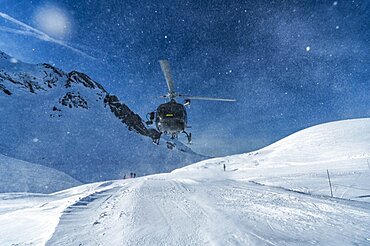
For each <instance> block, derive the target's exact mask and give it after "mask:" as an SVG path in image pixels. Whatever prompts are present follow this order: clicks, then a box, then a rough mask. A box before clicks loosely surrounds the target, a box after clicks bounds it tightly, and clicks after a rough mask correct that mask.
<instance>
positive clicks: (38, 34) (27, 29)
mask: <svg viewBox="0 0 370 246" xmlns="http://www.w3.org/2000/svg"><path fill="white" fill-rule="evenodd" d="M0 17H1V18H3V19H5V20H7V21H10V22H12V23H14V24H16V25H17V26H19V27H21V28H22V29H23V30H19V29H14V28H9V27H4V26H0V30H1V31H5V32H9V33H14V34H19V35H25V36H31V37H34V38H37V39H40V40H43V41H46V42H51V43H55V44H58V45H61V46H63V47H65V48H67V49H70V50H72V51H73V52H76V53H78V54H80V55H83V56H85V57H88V58H90V59H94V60H95V59H96V58H95V57H93V56H91V55H88V54H86V53H85V52H83V51H81V50H79V49H76V48H74V47H72V46H71V45H69V44H68V43H66V42H64V41H62V40H59V39H55V38H53V37H50V36H49V35H48V34H46V33H44V32H42V31H40V30H38V29H36V28H34V27H32V26H30V25H27V24H26V23H24V22H22V21H19V20H17V19H15V18H14V17H11V16H10V15H8V14H5V13H3V12H0Z"/></svg>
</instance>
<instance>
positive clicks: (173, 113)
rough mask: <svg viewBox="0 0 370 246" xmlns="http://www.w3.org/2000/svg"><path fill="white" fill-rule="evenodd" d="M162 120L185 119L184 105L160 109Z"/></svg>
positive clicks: (166, 106)
mask: <svg viewBox="0 0 370 246" xmlns="http://www.w3.org/2000/svg"><path fill="white" fill-rule="evenodd" d="M158 115H159V117H161V118H183V117H184V108H183V107H182V105H177V104H175V105H163V106H161V107H160V108H159V109H158Z"/></svg>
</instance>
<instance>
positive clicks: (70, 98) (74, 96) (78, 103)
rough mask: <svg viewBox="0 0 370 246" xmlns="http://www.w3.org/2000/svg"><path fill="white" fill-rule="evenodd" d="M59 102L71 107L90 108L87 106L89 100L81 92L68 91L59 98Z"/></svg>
mask: <svg viewBox="0 0 370 246" xmlns="http://www.w3.org/2000/svg"><path fill="white" fill-rule="evenodd" d="M59 103H60V104H62V105H63V106H66V107H69V108H73V107H74V108H84V109H88V108H89V107H88V106H87V101H86V100H85V99H84V98H83V97H82V96H81V95H80V93H79V92H77V93H73V92H67V94H66V95H65V96H64V97H63V98H61V99H60V100H59Z"/></svg>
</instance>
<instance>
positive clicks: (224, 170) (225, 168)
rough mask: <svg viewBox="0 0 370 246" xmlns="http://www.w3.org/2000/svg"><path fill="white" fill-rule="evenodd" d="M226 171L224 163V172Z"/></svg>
mask: <svg viewBox="0 0 370 246" xmlns="http://www.w3.org/2000/svg"><path fill="white" fill-rule="evenodd" d="M225 171H226V165H225V164H224V172H225Z"/></svg>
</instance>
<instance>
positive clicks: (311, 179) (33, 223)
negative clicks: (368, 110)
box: [0, 119, 370, 245]
mask: <svg viewBox="0 0 370 246" xmlns="http://www.w3.org/2000/svg"><path fill="white" fill-rule="evenodd" d="M369 132H370V119H356V120H347V121H340V122H332V123H328V124H323V125H318V126H315V127H312V128H308V129H305V130H303V131H301V132H298V133H295V134H293V135H291V136H289V137H287V138H285V139H282V140H281V141H278V142H276V143H274V144H272V145H270V146H268V147H266V148H263V149H261V150H258V151H255V152H252V153H247V154H242V155H234V156H228V157H224V158H215V159H210V160H206V161H202V162H199V163H196V164H193V165H190V166H187V167H184V168H180V169H177V170H175V171H173V172H171V173H167V174H156V175H151V176H146V177H140V178H137V179H127V180H120V181H108V182H103V183H94V184H87V185H82V186H78V187H75V188H72V189H69V190H65V191H61V192H58V193H54V194H51V195H33V194H26V195H24V194H22V195H19V194H0V221H1V222H2V223H0V244H4V245H12V244H15V245H17V244H18V245H24V244H36V245H44V244H46V245H311V244H314V245H368V244H369V243H370V233H369V226H370V206H369V203H370V184H369V182H368V181H369V179H370V167H369V166H368V165H369V164H367V160H368V159H369V158H370V138H369ZM284 160H286V161H284ZM224 164H225V167H226V171H224V170H223V165H224ZM326 170H329V172H330V176H331V181H332V184H333V188H334V190H333V191H334V192H333V197H331V196H330V192H329V185H328V179H327V173H326Z"/></svg>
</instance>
